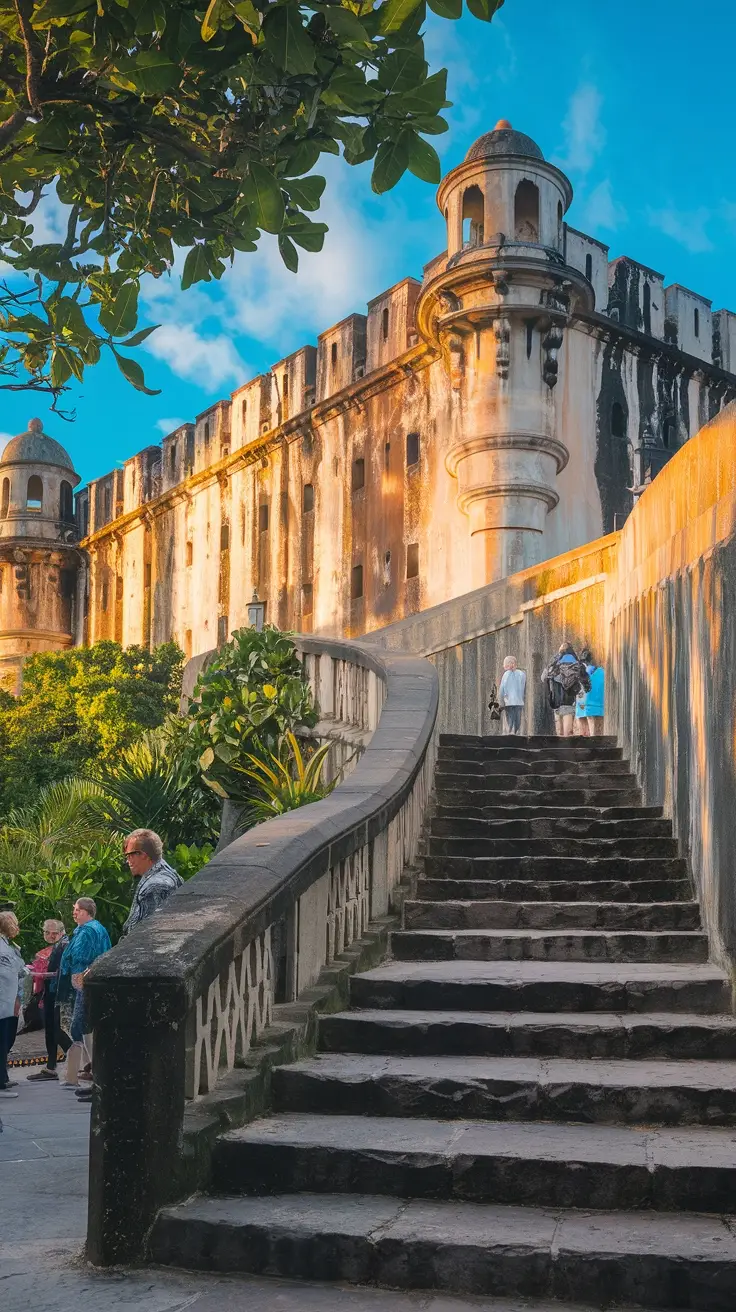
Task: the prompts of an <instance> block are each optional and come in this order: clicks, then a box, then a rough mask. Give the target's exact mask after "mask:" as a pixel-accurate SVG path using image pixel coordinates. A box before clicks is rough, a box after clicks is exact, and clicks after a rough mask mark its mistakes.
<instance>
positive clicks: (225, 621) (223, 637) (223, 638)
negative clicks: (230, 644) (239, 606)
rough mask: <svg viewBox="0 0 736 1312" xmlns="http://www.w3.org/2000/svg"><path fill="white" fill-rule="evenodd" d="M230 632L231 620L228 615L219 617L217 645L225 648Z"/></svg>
mask: <svg viewBox="0 0 736 1312" xmlns="http://www.w3.org/2000/svg"><path fill="white" fill-rule="evenodd" d="M229 632H230V620H229V618H228V616H227V615H218V617H217V645H218V647H224V646H225V643H226V642H227V639H228V634H229Z"/></svg>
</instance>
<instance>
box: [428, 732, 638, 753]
mask: <svg viewBox="0 0 736 1312" xmlns="http://www.w3.org/2000/svg"><path fill="white" fill-rule="evenodd" d="M515 743H521V744H522V745H524V746H526V747H530V748H536V747H540V748H541V747H559V748H561V749H564V750H565V751H570V752H577V751H581V750H584V749H585V748H588V747H595V746H599V747H617V746H618V738H617V737H616V735H615V734H612V733H606V734H601V736H600V738H558V737H557V735H556V734H554V733H530V734H512V733H493V734H476V733H441V734H440V740H439V745H440V747H454V746H456V745H457V744H460V745H462V744H468V745H469V746H471V747H473V746H476V745H478V744H481V745H483V746H488V747H493V746H494V745H498V746H504V745H508V744H511V745H513V744H515Z"/></svg>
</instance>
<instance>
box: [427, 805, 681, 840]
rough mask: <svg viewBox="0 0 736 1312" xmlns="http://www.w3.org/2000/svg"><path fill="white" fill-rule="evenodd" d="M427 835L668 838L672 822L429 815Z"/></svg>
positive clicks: (571, 815)
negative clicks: (428, 833)
mask: <svg viewBox="0 0 736 1312" xmlns="http://www.w3.org/2000/svg"><path fill="white" fill-rule="evenodd" d="M430 834H431V835H432V837H433V838H487V839H493V840H494V841H495V840H496V839H497V838H525V839H526V838H554V839H561V838H574V839H583V838H584V839H586V840H588V841H590V840H593V839H595V840H599V839H600V840H601V841H604V840H607V839H611V838H615V839H618V838H623V839H633V838H646V839H651V838H671V837H672V821H671V820H663V819H662V820H658V819H652V818H650V817H649V816H637V817H636V818H632V817H628V818H627V819H622V820H617V819H607V818H602V817H598V816H593V817H586V816H579V815H576V814H575V812H572V813H570V812H565V813H564V814H562V815H556V816H552V817H547V816H542V817H535V818H532V819H528V818H525V817H523V816H518V817H517V816H513V818H510V816H508V815H507V816H504V817H503V818H501V819H496V818H494V819H490V818H489V817H487V816H479V817H478V816H470V815H466V816H464V817H463V818H462V819H460V818H459V817H458V816H454V815H453V816H445V815H442V814H439V815H434V816H432V820H431V822H430Z"/></svg>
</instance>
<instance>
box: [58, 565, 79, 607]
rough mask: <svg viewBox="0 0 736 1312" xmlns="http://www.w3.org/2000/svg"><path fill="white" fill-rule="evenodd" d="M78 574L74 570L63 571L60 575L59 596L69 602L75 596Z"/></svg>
mask: <svg viewBox="0 0 736 1312" xmlns="http://www.w3.org/2000/svg"><path fill="white" fill-rule="evenodd" d="M75 583H76V574H75V571H74V570H73V569H63V570H62V571H61V574H60V575H59V596H60V597H63V598H64V601H69V600H70V599H71V598H72V597H73V596H74V585H75Z"/></svg>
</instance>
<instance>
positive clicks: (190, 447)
mask: <svg viewBox="0 0 736 1312" xmlns="http://www.w3.org/2000/svg"><path fill="white" fill-rule="evenodd" d="M186 465H187V468H186V472H187V474H191V472H192V469H193V468H194V433H193V432H189V433H187V448H186Z"/></svg>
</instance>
